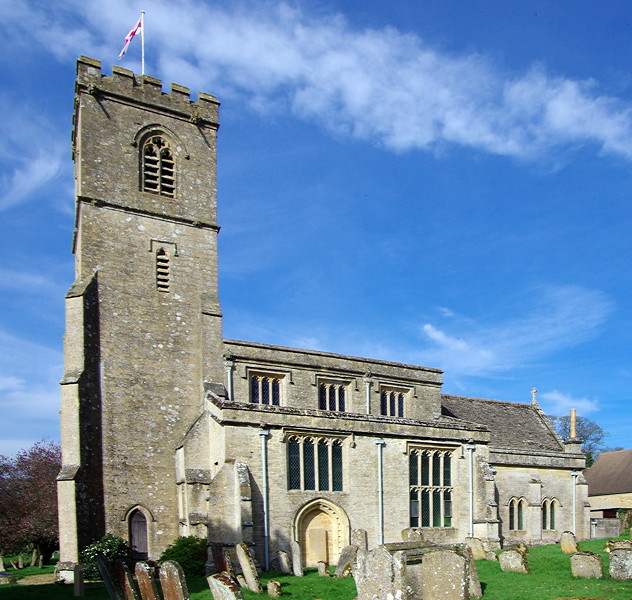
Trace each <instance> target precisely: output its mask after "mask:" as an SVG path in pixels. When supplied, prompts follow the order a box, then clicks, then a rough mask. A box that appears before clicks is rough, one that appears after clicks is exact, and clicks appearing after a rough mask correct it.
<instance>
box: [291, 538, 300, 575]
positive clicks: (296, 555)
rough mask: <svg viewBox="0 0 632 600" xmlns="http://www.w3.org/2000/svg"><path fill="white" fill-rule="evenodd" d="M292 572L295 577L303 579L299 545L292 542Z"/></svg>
mask: <svg viewBox="0 0 632 600" xmlns="http://www.w3.org/2000/svg"><path fill="white" fill-rule="evenodd" d="M292 572H293V573H294V575H295V576H296V577H303V557H302V555H301V545H300V544H299V543H298V542H296V541H295V542H292Z"/></svg>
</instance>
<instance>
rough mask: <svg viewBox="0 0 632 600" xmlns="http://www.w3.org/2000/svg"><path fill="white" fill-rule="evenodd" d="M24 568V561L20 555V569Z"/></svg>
mask: <svg viewBox="0 0 632 600" xmlns="http://www.w3.org/2000/svg"><path fill="white" fill-rule="evenodd" d="M23 568H24V559H23V558H22V555H21V554H18V569H23Z"/></svg>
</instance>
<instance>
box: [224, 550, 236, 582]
mask: <svg viewBox="0 0 632 600" xmlns="http://www.w3.org/2000/svg"><path fill="white" fill-rule="evenodd" d="M224 565H225V566H226V573H228V576H229V577H230V578H231V579H232V580H233V581H237V578H236V576H235V569H234V568H233V559H232V558H231V557H230V552H229V551H228V548H224Z"/></svg>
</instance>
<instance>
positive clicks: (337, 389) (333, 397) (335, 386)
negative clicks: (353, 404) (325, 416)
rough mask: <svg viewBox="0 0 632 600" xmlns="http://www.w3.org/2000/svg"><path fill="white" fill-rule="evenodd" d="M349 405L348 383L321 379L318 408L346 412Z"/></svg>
mask: <svg viewBox="0 0 632 600" xmlns="http://www.w3.org/2000/svg"><path fill="white" fill-rule="evenodd" d="M346 407H347V383H346V382H341V381H321V382H320V384H319V385H318V408H319V409H320V410H335V411H339V412H344V411H345V409H346Z"/></svg>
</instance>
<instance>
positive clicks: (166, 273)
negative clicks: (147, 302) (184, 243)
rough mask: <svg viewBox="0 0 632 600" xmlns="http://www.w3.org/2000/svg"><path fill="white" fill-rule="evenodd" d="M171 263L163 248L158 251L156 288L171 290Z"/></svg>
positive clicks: (163, 290)
mask: <svg viewBox="0 0 632 600" xmlns="http://www.w3.org/2000/svg"><path fill="white" fill-rule="evenodd" d="M169 284H170V265H169V257H168V256H167V253H166V252H165V251H164V249H163V248H161V249H160V250H158V252H156V289H157V290H158V291H159V292H165V293H167V292H169Z"/></svg>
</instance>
